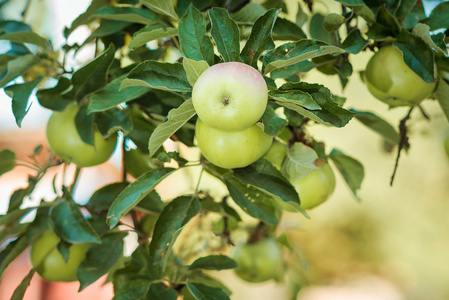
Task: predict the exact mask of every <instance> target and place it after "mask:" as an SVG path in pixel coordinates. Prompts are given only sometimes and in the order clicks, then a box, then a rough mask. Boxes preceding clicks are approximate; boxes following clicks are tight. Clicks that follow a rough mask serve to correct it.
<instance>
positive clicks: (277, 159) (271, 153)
mask: <svg viewBox="0 0 449 300" xmlns="http://www.w3.org/2000/svg"><path fill="white" fill-rule="evenodd" d="M286 155H287V145H284V144H282V143H279V142H276V141H275V142H273V144H272V145H271V147H270V149H268V152H267V153H266V154H265V156H264V157H265V159H267V160H268V161H270V162H271V163H272V164H273V166H275V167H276V168H277V169H278V170H280V169H281V166H282V163H283V162H284V159H285V156H286Z"/></svg>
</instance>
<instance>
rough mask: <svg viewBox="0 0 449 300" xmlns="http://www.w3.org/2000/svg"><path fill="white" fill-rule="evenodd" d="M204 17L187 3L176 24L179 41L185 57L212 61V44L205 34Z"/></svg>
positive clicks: (205, 24) (211, 62) (210, 63)
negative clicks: (184, 11)
mask: <svg viewBox="0 0 449 300" xmlns="http://www.w3.org/2000/svg"><path fill="white" fill-rule="evenodd" d="M206 26H207V23H206V19H205V17H204V15H203V14H202V13H201V12H200V11H199V10H198V9H196V8H195V7H194V6H193V5H189V8H188V9H187V12H186V14H185V15H184V16H183V17H182V18H181V20H180V21H179V25H178V32H179V42H180V45H181V50H182V53H183V54H184V56H185V57H187V58H190V59H193V60H197V61H201V60H204V61H206V62H207V63H208V64H209V65H212V64H213V63H214V46H213V44H212V41H211V40H210V37H209V36H208V35H207V34H206Z"/></svg>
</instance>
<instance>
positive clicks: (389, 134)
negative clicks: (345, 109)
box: [351, 109, 400, 145]
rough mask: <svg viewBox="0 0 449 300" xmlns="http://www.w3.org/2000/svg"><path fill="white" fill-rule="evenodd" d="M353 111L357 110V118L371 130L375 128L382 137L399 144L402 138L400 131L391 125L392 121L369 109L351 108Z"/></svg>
mask: <svg viewBox="0 0 449 300" xmlns="http://www.w3.org/2000/svg"><path fill="white" fill-rule="evenodd" d="M351 111H352V112H355V113H356V115H355V118H356V119H357V120H359V121H360V122H361V123H362V124H364V125H366V126H367V127H368V128H370V129H371V130H374V131H375V132H377V133H378V134H380V135H381V136H382V137H384V138H385V139H387V140H388V141H389V142H390V143H392V144H394V145H397V144H398V143H399V140H400V136H399V133H398V132H397V131H396V129H395V128H394V127H393V126H391V124H390V123H388V122H387V121H385V120H384V119H382V118H381V117H379V116H377V115H376V114H374V113H372V112H367V111H357V110H354V109H351Z"/></svg>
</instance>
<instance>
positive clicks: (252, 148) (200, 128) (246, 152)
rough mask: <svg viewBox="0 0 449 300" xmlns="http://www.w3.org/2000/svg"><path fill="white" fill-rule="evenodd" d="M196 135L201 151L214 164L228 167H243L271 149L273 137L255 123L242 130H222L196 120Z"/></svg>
mask: <svg viewBox="0 0 449 300" xmlns="http://www.w3.org/2000/svg"><path fill="white" fill-rule="evenodd" d="M195 136H196V139H197V142H198V146H199V148H200V150H201V153H202V154H203V155H204V156H205V157H206V158H207V159H208V160H209V161H210V162H211V163H213V164H215V165H217V166H219V167H222V168H226V169H233V168H243V167H246V166H248V165H250V164H252V163H253V162H255V161H256V160H258V159H259V158H261V157H262V156H263V155H264V154H265V153H266V152H267V151H268V149H270V146H271V144H272V142H273V138H271V137H269V136H267V135H265V134H264V133H263V131H262V130H261V129H260V128H259V127H257V125H253V126H251V127H249V128H246V129H244V130H241V131H222V130H218V129H215V128H212V127H210V126H207V125H206V124H204V123H203V122H202V121H201V120H200V119H199V118H198V121H197V122H196V128H195Z"/></svg>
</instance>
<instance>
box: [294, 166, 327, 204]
mask: <svg viewBox="0 0 449 300" xmlns="http://www.w3.org/2000/svg"><path fill="white" fill-rule="evenodd" d="M315 165H317V167H318V169H316V170H313V171H312V172H310V173H309V174H307V175H306V176H304V177H302V178H300V179H298V180H296V181H293V182H292V185H293V186H294V187H295V189H296V191H297V192H298V195H299V199H300V201H301V207H302V208H303V209H311V208H314V207H316V206H318V205H319V204H321V203H323V202H324V201H326V200H327V199H328V198H329V196H330V195H331V194H332V193H333V192H334V190H335V175H334V172H333V171H332V168H331V167H330V165H329V164H328V163H325V162H323V161H321V160H317V162H316V163H315Z"/></svg>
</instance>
